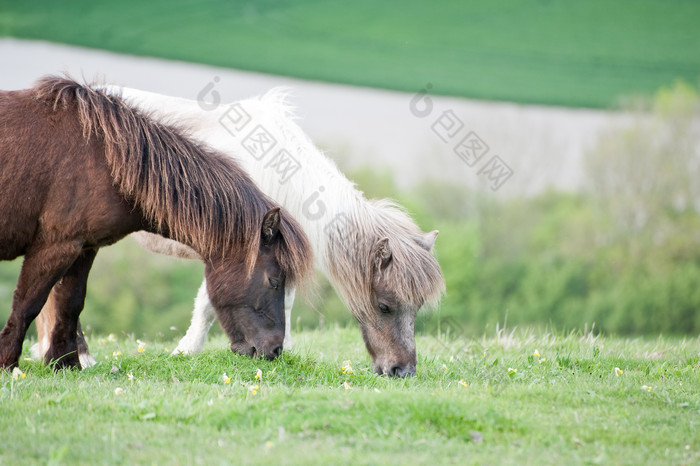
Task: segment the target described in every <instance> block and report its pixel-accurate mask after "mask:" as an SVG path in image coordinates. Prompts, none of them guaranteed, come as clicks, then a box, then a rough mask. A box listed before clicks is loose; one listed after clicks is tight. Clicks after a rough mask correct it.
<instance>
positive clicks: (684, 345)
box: [0, 327, 700, 465]
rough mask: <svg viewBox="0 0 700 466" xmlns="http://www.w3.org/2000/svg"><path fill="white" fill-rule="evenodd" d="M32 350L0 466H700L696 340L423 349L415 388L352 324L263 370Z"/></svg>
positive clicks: (427, 341) (501, 341) (147, 350)
mask: <svg viewBox="0 0 700 466" xmlns="http://www.w3.org/2000/svg"><path fill="white" fill-rule="evenodd" d="M30 343H31V342H29V341H28V342H27V343H26V344H25V351H24V353H23V358H21V359H20V367H21V369H22V371H23V372H24V374H26V376H24V377H22V376H21V375H18V378H17V380H12V376H11V374H9V373H3V374H1V375H0V411H2V416H0V431H1V432H3V434H2V442H0V463H1V464H8V465H9V464H117V463H122V464H123V463H139V464H145V463H158V464H165V463H168V464H328V463H331V462H332V463H341V464H342V463H345V464H347V463H352V464H388V463H413V464H418V463H423V464H425V463H432V464H447V463H462V464H464V463H466V464H484V463H490V464H697V463H698V461H700V449H699V448H700V445H699V443H698V440H699V439H700V433H699V431H698V424H699V423H700V393H699V392H698V390H697V387H698V386H700V375H699V374H700V370H699V368H700V367H699V363H700V357H699V354H700V341H698V339H697V338H694V339H684V340H680V339H665V338H656V339H632V340H625V339H619V338H612V337H596V336H595V335H593V334H592V333H582V332H578V333H570V334H557V333H542V332H531V331H528V330H524V329H523V330H519V329H515V330H510V329H501V330H500V331H497V332H493V331H490V332H489V333H488V334H487V335H485V336H484V337H481V338H479V339H465V338H462V337H461V336H455V335H452V336H450V335H440V336H439V337H435V336H419V337H418V338H417V346H418V353H419V359H418V372H417V375H416V377H414V378H408V379H389V378H386V377H378V376H376V375H373V374H372V373H371V362H370V360H369V357H368V356H367V354H366V351H365V349H364V346H363V345H362V342H361V338H360V335H359V331H358V330H357V328H356V327H352V328H347V329H343V328H332V329H328V330H326V331H307V332H302V333H299V334H297V335H296V342H295V348H294V349H293V350H291V351H287V352H286V353H285V354H284V355H283V357H282V358H281V359H278V360H275V361H272V362H270V361H263V360H254V359H250V358H247V357H243V356H238V355H235V354H233V353H231V352H230V351H229V350H228V349H227V346H228V345H227V341H226V339H225V337H222V336H219V337H217V338H215V339H214V340H213V341H211V342H210V343H209V344H208V346H207V348H206V349H205V351H204V353H202V354H199V355H197V356H193V357H187V356H180V357H171V356H169V350H172V348H173V347H174V345H175V344H176V340H171V339H169V338H163V339H155V340H149V341H145V342H141V341H137V340H135V339H134V338H133V336H128V335H116V336H115V335H111V336H102V335H91V334H88V343H89V344H90V348H91V350H92V352H93V354H94V355H95V357H96V359H97V360H98V361H99V364H98V365H97V366H96V367H93V368H90V369H86V370H84V371H82V372H77V371H61V372H59V373H54V372H52V371H51V370H50V369H49V368H47V367H46V366H43V365H41V364H39V363H38V362H36V361H27V360H26V359H24V358H28V356H29V355H28V351H27V349H28V347H29V344H30ZM348 360H349V361H351V362H352V364H351V365H350V367H351V368H352V371H349V370H347V367H348V364H347V363H346V361H348ZM343 367H345V368H346V370H345V371H344V370H343ZM258 369H260V371H261V374H262V377H261V379H256V374H257V370H258ZM344 372H345V373H344ZM350 372H352V373H350ZM224 373H225V374H226V377H228V379H226V378H224Z"/></svg>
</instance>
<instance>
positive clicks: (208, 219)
mask: <svg viewBox="0 0 700 466" xmlns="http://www.w3.org/2000/svg"><path fill="white" fill-rule="evenodd" d="M0 167H1V169H0V209H1V211H2V216H1V217H0V259H2V260H10V259H14V258H16V257H18V256H21V255H23V256H24V263H23V264H22V269H21V272H20V275H19V280H18V282H17V289H16V290H15V293H14V298H13V303H12V312H11V314H10V317H9V318H8V320H7V323H6V324H5V327H4V328H3V330H2V332H0V368H10V367H13V366H15V365H17V362H18V358H19V355H20V353H21V349H22V341H23V339H24V337H25V334H26V331H27V328H28V327H29V324H31V322H32V320H34V318H35V317H36V316H37V314H39V312H40V311H41V309H42V306H43V305H44V303H45V302H46V300H47V298H48V296H49V292H51V291H52V288H53V294H52V300H51V301H52V304H53V305H54V308H55V310H56V312H55V314H54V315H53V330H52V331H51V334H50V339H49V345H48V349H47V350H46V352H45V357H46V360H47V361H53V362H55V364H56V367H57V368H60V367H80V361H79V359H78V354H77V341H76V337H77V335H78V334H77V329H78V316H79V314H80V311H81V310H82V308H83V304H84V299H85V293H86V281H87V277H88V273H89V271H90V268H91V266H92V263H93V260H94V259H95V255H96V254H97V251H98V249H99V248H100V247H102V246H106V245H109V244H112V243H114V242H116V241H118V240H119V239H121V238H123V237H124V236H126V235H128V234H130V233H132V232H135V231H139V230H144V231H148V232H151V233H155V234H159V235H163V236H165V237H168V238H172V239H173V240H176V241H178V242H180V243H183V244H185V245H187V246H189V247H190V248H191V249H192V250H193V251H195V252H196V254H197V255H198V257H201V258H202V259H203V260H204V263H205V276H206V279H207V292H208V294H209V297H210V298H211V303H212V305H213V307H214V309H215V312H216V315H217V316H218V317H219V321H220V322H221V324H222V327H223V328H224V330H225V331H226V333H227V334H228V336H229V338H230V340H231V349H232V350H233V351H236V352H239V353H244V354H248V355H251V356H256V355H259V356H265V357H267V358H274V357H276V356H277V355H279V354H280V352H281V350H282V342H283V338H284V311H283V309H284V290H285V286H292V287H294V286H295V285H297V284H298V283H300V280H303V279H304V278H305V277H307V276H308V275H309V273H310V271H311V270H312V260H311V257H312V256H311V252H312V251H311V247H310V245H309V243H308V240H307V238H306V236H305V235H304V233H303V230H302V229H301V227H300V226H299V225H298V224H297V223H296V221H294V220H293V219H292V218H291V217H290V216H289V214H287V213H286V212H285V211H282V210H280V208H279V206H277V205H276V204H275V203H273V202H272V201H271V200H270V199H269V198H267V197H266V196H265V195H264V194H263V193H262V192H261V191H260V190H259V189H258V188H257V187H256V186H255V184H253V182H252V180H251V179H250V178H249V176H248V175H247V174H246V173H245V172H244V171H243V170H242V169H241V168H240V167H239V166H238V165H237V164H236V162H235V161H233V160H232V159H231V158H230V157H225V156H223V155H221V154H219V153H217V152H214V151H212V150H211V149H207V148H205V147H204V146H203V145H200V144H198V143H195V142H193V141H192V140H190V139H188V138H186V137H184V136H183V135H182V134H181V131H180V130H178V129H177V128H176V127H174V126H169V125H166V124H163V123H159V122H157V121H155V120H152V119H151V118H149V117H147V116H146V115H145V114H144V113H142V112H141V111H138V110H136V109H134V108H132V107H131V106H129V105H127V104H126V103H125V102H124V101H123V100H122V99H121V98H119V97H118V96H112V95H108V94H106V93H105V92H104V91H102V90H98V89H95V88H91V87H87V86H83V85H80V84H78V83H76V82H74V81H72V80H70V79H65V78H57V77H46V78H43V79H41V80H40V81H39V82H38V84H37V85H36V87H34V88H32V89H27V90H21V91H12V92H6V91H0Z"/></svg>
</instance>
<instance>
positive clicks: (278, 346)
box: [257, 341, 282, 361]
mask: <svg viewBox="0 0 700 466" xmlns="http://www.w3.org/2000/svg"><path fill="white" fill-rule="evenodd" d="M281 355H282V342H281V341H273V342H268V343H267V344H265V345H263V347H262V354H261V353H260V352H259V351H258V354H257V356H261V357H264V358H265V359H267V360H268V361H272V360H273V359H276V358H278V357H279V356H281Z"/></svg>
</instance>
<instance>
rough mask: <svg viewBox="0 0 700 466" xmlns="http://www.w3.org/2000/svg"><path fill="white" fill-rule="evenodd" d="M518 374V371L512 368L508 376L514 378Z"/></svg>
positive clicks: (509, 369)
mask: <svg viewBox="0 0 700 466" xmlns="http://www.w3.org/2000/svg"><path fill="white" fill-rule="evenodd" d="M516 372H518V369H513V368H512V367H509V368H508V376H509V377H513V376H514V375H515V374H516Z"/></svg>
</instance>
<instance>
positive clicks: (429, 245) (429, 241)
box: [417, 230, 440, 252]
mask: <svg viewBox="0 0 700 466" xmlns="http://www.w3.org/2000/svg"><path fill="white" fill-rule="evenodd" d="M438 233H440V232H439V231H438V230H433V231H431V232H430V233H426V234H425V235H424V236H423V237H422V238H421V239H419V240H418V241H417V243H418V244H419V245H420V246H421V247H422V248H423V249H425V250H426V251H428V252H433V246H435V239H436V238H437V235H438Z"/></svg>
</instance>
